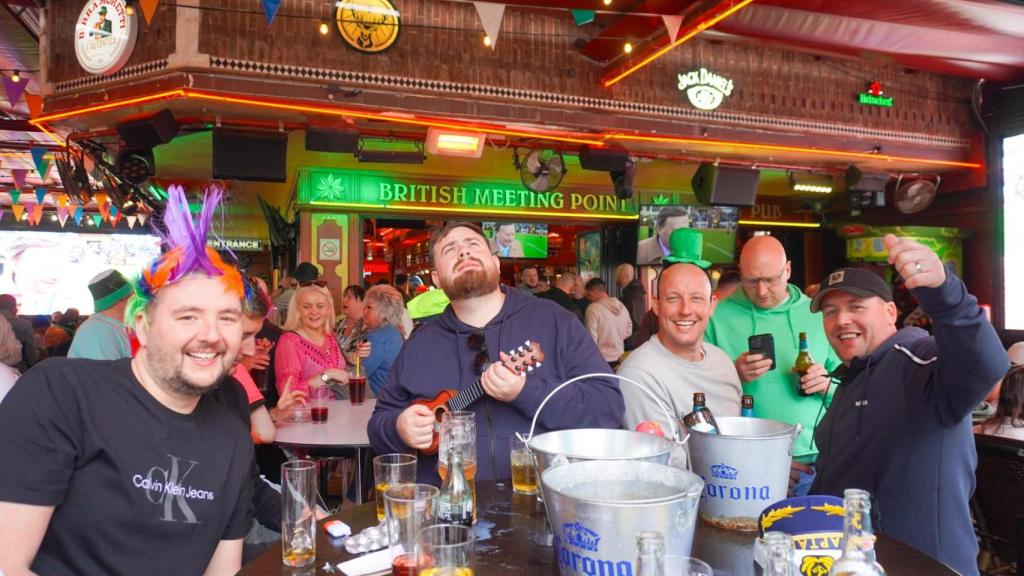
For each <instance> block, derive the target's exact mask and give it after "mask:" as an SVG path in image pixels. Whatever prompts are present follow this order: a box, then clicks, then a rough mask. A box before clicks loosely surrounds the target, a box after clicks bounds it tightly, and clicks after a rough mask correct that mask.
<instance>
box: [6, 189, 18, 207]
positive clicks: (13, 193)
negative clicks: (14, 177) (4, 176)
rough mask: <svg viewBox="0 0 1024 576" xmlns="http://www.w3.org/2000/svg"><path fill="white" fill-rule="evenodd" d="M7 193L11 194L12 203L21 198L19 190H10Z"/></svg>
mask: <svg viewBox="0 0 1024 576" xmlns="http://www.w3.org/2000/svg"><path fill="white" fill-rule="evenodd" d="M7 193H8V194H10V195H11V204H17V203H18V200H20V199H21V192H20V191H18V190H8V191H7Z"/></svg>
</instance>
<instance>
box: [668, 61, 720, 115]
mask: <svg viewBox="0 0 1024 576" xmlns="http://www.w3.org/2000/svg"><path fill="white" fill-rule="evenodd" d="M677 77H678V79H679V85H678V86H677V87H678V88H679V89H680V90H682V91H684V92H686V99H687V100H689V101H690V104H693V106H694V108H699V109H701V110H714V109H715V108H718V107H719V106H721V105H722V102H723V101H724V100H725V98H726V97H727V96H729V95H730V94H732V88H733V84H732V80H730V79H729V78H726V77H725V76H720V75H718V74H715V73H714V72H711V71H709V70H708V69H707V68H701V69H699V70H693V71H691V72H687V73H685V74H679V75H677Z"/></svg>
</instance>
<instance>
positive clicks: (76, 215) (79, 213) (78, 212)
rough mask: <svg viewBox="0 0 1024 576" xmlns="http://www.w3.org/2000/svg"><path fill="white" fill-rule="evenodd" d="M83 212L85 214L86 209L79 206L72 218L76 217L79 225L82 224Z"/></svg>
mask: <svg viewBox="0 0 1024 576" xmlns="http://www.w3.org/2000/svg"><path fill="white" fill-rule="evenodd" d="M82 214H84V210H82V207H81V206H78V207H76V208H75V213H74V214H73V215H72V218H74V219H75V224H77V225H79V226H81V225H82Z"/></svg>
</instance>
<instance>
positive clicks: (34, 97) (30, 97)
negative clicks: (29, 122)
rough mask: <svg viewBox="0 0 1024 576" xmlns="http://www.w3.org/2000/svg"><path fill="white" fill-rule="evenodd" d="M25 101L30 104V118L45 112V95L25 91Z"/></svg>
mask: <svg viewBox="0 0 1024 576" xmlns="http://www.w3.org/2000/svg"><path fill="white" fill-rule="evenodd" d="M25 103H26V104H28V115H29V117H30V118H35V117H37V116H41V115H42V113H43V97H42V96H40V95H38V94H29V93H28V92H25Z"/></svg>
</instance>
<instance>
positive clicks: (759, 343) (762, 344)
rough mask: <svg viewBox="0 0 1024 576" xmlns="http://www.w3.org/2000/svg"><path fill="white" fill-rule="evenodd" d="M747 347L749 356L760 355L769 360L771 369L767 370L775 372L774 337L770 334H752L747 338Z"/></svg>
mask: <svg viewBox="0 0 1024 576" xmlns="http://www.w3.org/2000/svg"><path fill="white" fill-rule="evenodd" d="M747 347H748V349H749V350H750V353H751V354H761V355H762V356H764V357H765V358H770V359H771V361H772V367H771V368H769V370H775V337H774V336H772V335H771V334H754V335H753V336H751V337H750V338H747Z"/></svg>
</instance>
